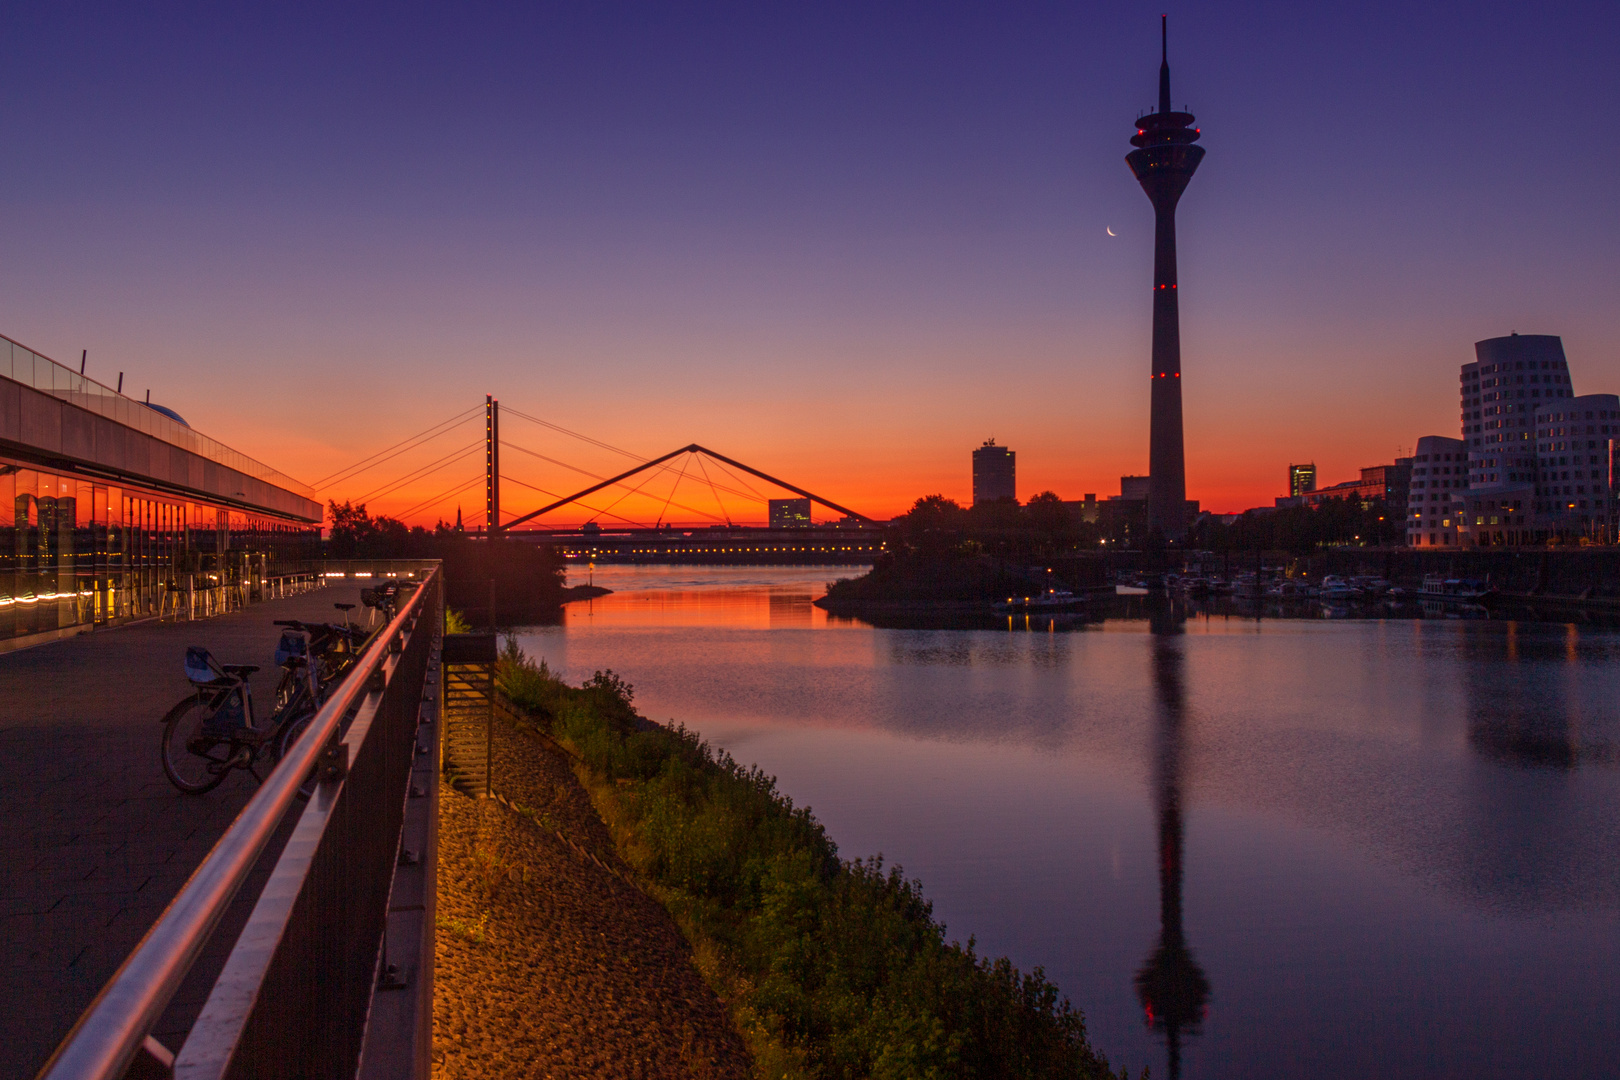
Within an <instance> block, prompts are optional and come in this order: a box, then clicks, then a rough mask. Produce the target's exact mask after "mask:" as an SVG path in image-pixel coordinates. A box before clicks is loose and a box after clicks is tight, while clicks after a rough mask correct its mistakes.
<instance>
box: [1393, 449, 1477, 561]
mask: <svg viewBox="0 0 1620 1080" xmlns="http://www.w3.org/2000/svg"><path fill="white" fill-rule="evenodd" d="M1467 489H1468V446H1467V444H1466V443H1465V442H1464V441H1463V440H1462V439H1452V438H1448V437H1447V436H1445V435H1425V436H1423V438H1421V439H1419V440H1418V441H1417V448H1416V449H1415V450H1414V451H1413V453H1412V486H1411V488H1410V489H1409V494H1408V495H1407V500H1406V543H1407V545H1408V546H1410V547H1425V548H1426V547H1455V546H1456V544H1457V536H1458V531H1459V525H1460V524H1461V520H1462V516H1461V515H1462V499H1463V494H1464V492H1466V491H1467Z"/></svg>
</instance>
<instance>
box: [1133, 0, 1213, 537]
mask: <svg viewBox="0 0 1620 1080" xmlns="http://www.w3.org/2000/svg"><path fill="white" fill-rule="evenodd" d="M1160 47H1161V59H1160V63H1159V110H1158V111H1157V112H1152V113H1148V114H1147V115H1145V116H1143V117H1141V118H1140V119H1138V120H1137V121H1136V134H1135V135H1133V136H1131V145H1132V146H1134V147H1136V149H1135V150H1132V151H1131V152H1130V153H1129V154H1127V155H1125V160H1126V162H1128V163H1129V164H1130V167H1131V172H1132V173H1134V174H1135V175H1136V179H1137V182H1138V183H1140V184H1141V185H1142V190H1143V191H1145V192H1147V197H1148V198H1149V199H1150V200H1151V201H1152V203H1153V367H1152V376H1151V378H1152V405H1151V412H1150V421H1149V423H1150V426H1149V431H1148V475H1149V476H1150V477H1152V480H1153V483H1152V490H1151V492H1150V494H1149V496H1148V529H1149V531H1150V532H1158V533H1159V534H1160V535H1162V536H1164V537H1165V538H1167V539H1172V540H1177V539H1180V538H1181V536H1182V533H1183V532H1184V531H1185V530H1186V514H1187V462H1186V452H1185V448H1184V445H1183V442H1182V433H1181V316H1180V313H1179V310H1178V308H1177V304H1176V203H1177V202H1178V201H1180V199H1181V193H1182V192H1183V191H1185V190H1186V189H1187V183H1188V181H1190V180H1191V179H1192V175H1193V172H1194V170H1196V169H1197V168H1198V163H1199V162H1200V161H1202V160H1203V158H1204V148H1203V147H1201V146H1195V145H1193V144H1194V143H1196V142H1197V141H1198V137H1199V131H1198V129H1197V128H1195V127H1193V126H1192V125H1193V119H1194V118H1193V115H1192V114H1191V113H1187V112H1176V111H1175V110H1173V109H1172V108H1171V107H1170V47H1169V31H1168V28H1167V25H1166V23H1164V22H1161V24H1160Z"/></svg>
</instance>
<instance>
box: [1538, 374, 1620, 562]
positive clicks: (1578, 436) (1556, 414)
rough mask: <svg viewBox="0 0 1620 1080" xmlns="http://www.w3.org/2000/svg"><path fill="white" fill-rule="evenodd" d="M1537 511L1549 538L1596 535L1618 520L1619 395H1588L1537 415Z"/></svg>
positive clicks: (1563, 538)
mask: <svg viewBox="0 0 1620 1080" xmlns="http://www.w3.org/2000/svg"><path fill="white" fill-rule="evenodd" d="M1535 421H1536V426H1535V447H1536V489H1535V490H1536V510H1537V515H1538V518H1539V519H1540V520H1539V522H1538V524H1539V525H1540V527H1541V528H1542V529H1545V530H1546V531H1547V533H1548V536H1547V537H1546V538H1547V539H1552V538H1555V537H1556V538H1558V539H1562V540H1569V539H1574V538H1577V537H1582V536H1586V537H1593V538H1598V537H1596V535H1595V530H1597V529H1606V528H1607V527H1608V525H1609V524H1610V521H1611V519H1612V518H1613V516H1614V512H1615V504H1614V480H1615V477H1614V475H1613V469H1614V440H1615V439H1616V438H1620V396H1617V395H1615V394H1584V395H1582V396H1581V397H1577V398H1570V399H1568V400H1567V401H1555V402H1553V403H1552V404H1548V405H1543V406H1542V407H1541V408H1539V409H1537V410H1536V414H1535Z"/></svg>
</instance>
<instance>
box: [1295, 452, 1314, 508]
mask: <svg viewBox="0 0 1620 1080" xmlns="http://www.w3.org/2000/svg"><path fill="white" fill-rule="evenodd" d="M1315 490H1316V462H1314V461H1313V462H1311V463H1310V464H1308V465H1290V466H1288V495H1289V497H1290V498H1296V499H1297V498H1298V497H1299V496H1301V495H1303V494H1305V493H1306V492H1307V491H1315Z"/></svg>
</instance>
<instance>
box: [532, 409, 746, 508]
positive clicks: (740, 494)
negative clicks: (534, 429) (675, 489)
mask: <svg viewBox="0 0 1620 1080" xmlns="http://www.w3.org/2000/svg"><path fill="white" fill-rule="evenodd" d="M503 410H504V411H506V412H510V413H512V414H513V415H515V416H520V417H522V418H523V419H525V420H534V418H533V417H530V416H526V415H524V414H523V413H520V412H518V411H517V410H516V409H512V408H507V407H504V406H503ZM534 422H535V423H539V424H544V423H545V421H542V420H535V421H534ZM546 426H547V427H552V428H556V429H557V430H558V431H562V432H564V433H565V434H568V435H572V436H574V438H576V439H584V440H585V441H586V442H590V443H593V444H595V445H597V446H601V447H603V448H605V449H608V450H612V451H613V452H614V453H617V454H623V455H625V456H626V457H629V458H635V460H637V461H640V462H645V461H647V460H648V459H646V458H642V457H637V456H636V455H635V454H632V453H630V451H628V450H620V449H619V448H618V447H615V446H609V445H608V444H607V443H604V442H600V441H598V440H596V439H592V438H590V437H589V436H587V435H580V434H579V433H577V432H573V431H569V430H568V429H567V428H562V427H557V425H556V424H546ZM501 445H502V446H510V447H511V448H512V449H514V450H517V451H520V452H522V453H525V454H529V455H531V456H532V457H537V458H539V459H540V460H541V461H549V462H550V463H551V464H553V465H560V466H562V467H563V468H565V469H572V470H573V471H574V472H577V473H581V474H583V475H585V476H589V477H590V478H591V479H593V480H606V479H607V477H605V476H599V475H598V474H596V473H593V472H591V471H590V470H589V469H582V468H580V467H579V466H578V465H570V464H568V462H566V461H558V460H557V459H556V458H549V457H547V456H546V455H544V454H541V453H539V452H537V451H534V450H530V449H529V448H528V447H524V446H518V445H517V444H516V443H509V442H507V441H506V440H505V439H502V440H501ZM715 464H717V465H718V464H720V463H719V462H718V461H717V462H716V463H715ZM657 468H658V469H659V470H660V471H663V470H671V471H673V468H674V467H673V466H671V465H659V466H657ZM727 475H730V470H727ZM718 486H719V488H720V490H722V491H729V492H730V493H731V494H733V495H735V496H737V497H738V498H739V499H746V498H748V497H749V496H750V493H752V496H753V497H754V498H756V499H761V500H763V499H764V498H765V496H763V495H761V494H760V493H759V492H757V491H754V490H753V489H752V488H749V490H748V491H739V490H737V489H736V488H733V487H727V486H726V485H725V484H720V485H718ZM744 486H745V487H746V486H747V484H746V482H744ZM675 505H676V506H681V504H680V503H676V504H675ZM681 509H683V510H691V511H692V512H693V513H694V514H699V513H702V511H701V510H698V509H696V508H695V507H691V506H682V507H681ZM707 516H709V517H713V516H714V515H712V514H710V515H707ZM717 520H718V519H717Z"/></svg>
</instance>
